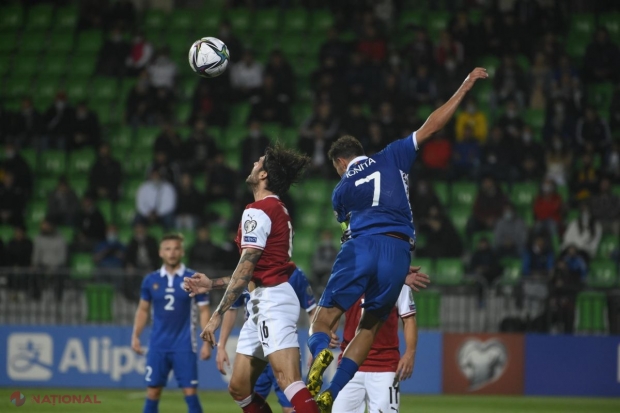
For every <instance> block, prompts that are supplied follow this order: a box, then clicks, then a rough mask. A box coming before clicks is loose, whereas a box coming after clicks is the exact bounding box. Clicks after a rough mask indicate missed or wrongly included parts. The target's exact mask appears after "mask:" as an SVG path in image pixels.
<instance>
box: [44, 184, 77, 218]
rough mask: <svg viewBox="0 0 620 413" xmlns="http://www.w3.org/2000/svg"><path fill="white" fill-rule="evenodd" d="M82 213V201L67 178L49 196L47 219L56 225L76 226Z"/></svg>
mask: <svg viewBox="0 0 620 413" xmlns="http://www.w3.org/2000/svg"><path fill="white" fill-rule="evenodd" d="M79 212H80V200H79V198H78V196H77V194H76V193H75V191H74V190H73V188H71V186H70V185H69V182H67V178H66V177H65V176H61V177H60V178H58V184H57V185H56V188H55V189H54V190H53V191H52V192H50V193H49V195H48V196H47V217H48V219H49V220H50V221H52V222H53V223H54V224H55V225H66V226H74V225H75V224H76V222H77V217H78V214H79Z"/></svg>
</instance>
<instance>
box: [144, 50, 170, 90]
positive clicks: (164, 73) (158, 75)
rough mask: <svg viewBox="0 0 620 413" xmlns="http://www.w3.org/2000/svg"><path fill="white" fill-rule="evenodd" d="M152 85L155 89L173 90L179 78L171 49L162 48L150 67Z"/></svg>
mask: <svg viewBox="0 0 620 413" xmlns="http://www.w3.org/2000/svg"><path fill="white" fill-rule="evenodd" d="M147 71H148V74H149V78H150V81H151V85H153V87H155V88H165V89H173V88H174V84H175V80H176V77H177V64H176V63H174V61H172V59H170V49H169V48H168V47H162V48H161V49H160V50H159V51H158V52H157V54H156V55H155V58H154V59H153V61H152V62H151V63H150V64H149V66H148V69H147Z"/></svg>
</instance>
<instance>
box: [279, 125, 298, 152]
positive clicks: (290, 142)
mask: <svg viewBox="0 0 620 413" xmlns="http://www.w3.org/2000/svg"><path fill="white" fill-rule="evenodd" d="M298 137H299V132H298V131H297V128H284V129H282V131H281V132H280V142H282V144H284V145H285V146H286V147H288V148H296V147H297V140H298Z"/></svg>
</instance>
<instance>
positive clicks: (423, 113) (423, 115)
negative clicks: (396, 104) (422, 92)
mask: <svg viewBox="0 0 620 413" xmlns="http://www.w3.org/2000/svg"><path fill="white" fill-rule="evenodd" d="M433 110H434V108H433V106H431V105H420V106H419V107H418V109H417V111H416V112H417V115H418V118H419V119H427V118H428V117H429V116H430V115H431V113H433Z"/></svg>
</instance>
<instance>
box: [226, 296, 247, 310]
mask: <svg viewBox="0 0 620 413" xmlns="http://www.w3.org/2000/svg"><path fill="white" fill-rule="evenodd" d="M245 298H246V292H243V293H242V294H241V295H240V296H239V298H237V301H235V302H234V303H233V305H231V306H230V309H231V310H237V309H238V308H240V307H243V306H245Z"/></svg>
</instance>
